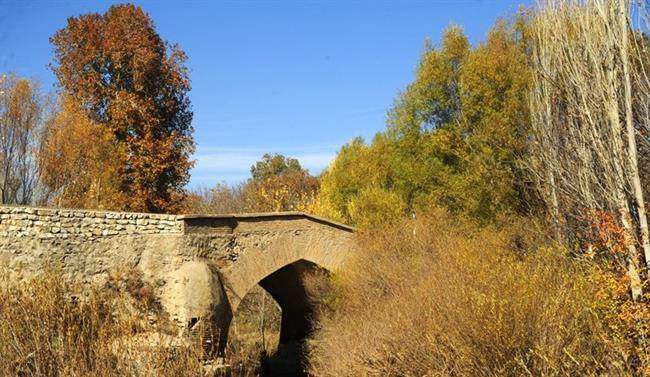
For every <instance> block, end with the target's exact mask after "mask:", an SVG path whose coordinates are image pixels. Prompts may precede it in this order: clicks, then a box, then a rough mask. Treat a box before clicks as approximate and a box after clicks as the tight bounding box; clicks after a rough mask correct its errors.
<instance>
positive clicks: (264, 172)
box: [251, 153, 304, 181]
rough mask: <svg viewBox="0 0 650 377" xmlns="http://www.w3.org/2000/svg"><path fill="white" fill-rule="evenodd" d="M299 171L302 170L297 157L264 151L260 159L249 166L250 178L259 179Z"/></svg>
mask: <svg viewBox="0 0 650 377" xmlns="http://www.w3.org/2000/svg"><path fill="white" fill-rule="evenodd" d="M299 171H304V170H303V168H302V166H300V162H299V161H298V160H297V159H295V158H287V157H285V156H284V155H281V154H278V153H276V154H269V153H265V154H264V156H262V159H261V160H259V161H257V162H256V163H255V165H253V166H251V178H252V179H253V180H255V181H259V180H263V179H265V178H268V177H272V176H278V175H282V174H284V173H290V172H299Z"/></svg>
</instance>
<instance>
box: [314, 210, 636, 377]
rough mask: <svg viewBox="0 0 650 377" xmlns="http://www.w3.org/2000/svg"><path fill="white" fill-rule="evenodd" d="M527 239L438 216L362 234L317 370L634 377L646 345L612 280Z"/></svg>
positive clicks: (324, 334)
mask: <svg viewBox="0 0 650 377" xmlns="http://www.w3.org/2000/svg"><path fill="white" fill-rule="evenodd" d="M513 228H522V226H521V224H518V225H517V226H513ZM524 236H526V237H521V235H518V234H513V232H512V231H508V229H505V230H504V229H501V230H499V229H494V228H490V229H476V228H474V227H472V226H469V225H467V224H464V223H462V222H460V221H451V220H449V216H448V215H447V214H446V213H444V212H440V211H439V212H434V213H433V214H431V215H430V216H427V217H426V218H421V219H418V220H404V221H403V222H402V223H401V224H399V225H398V226H391V227H384V228H376V229H373V230H370V231H368V232H365V233H363V234H360V235H359V236H358V253H357V254H356V256H355V258H354V259H353V260H351V261H350V262H349V264H348V265H347V266H346V268H345V270H344V271H343V272H342V273H340V274H338V275H336V276H334V284H333V287H334V288H333V292H332V293H331V297H330V299H329V300H327V302H329V303H330V305H331V306H332V307H331V308H330V310H324V311H323V312H322V314H321V318H320V325H319V329H318V330H317V331H316V334H315V335H314V337H313V339H312V340H311V355H310V361H311V373H313V374H314V375H316V376H361V375H363V376H425V375H426V376H433V375H449V376H495V375H499V376H503V375H507V376H520V375H535V376H538V375H545V376H552V375H602V374H606V375H630V374H633V372H634V371H635V368H637V367H638V366H637V365H635V362H636V358H635V352H636V353H637V354H638V352H641V351H639V350H636V349H635V343H634V342H633V341H632V340H631V339H630V338H629V337H628V336H627V335H628V334H626V332H625V331H621V330H624V329H621V328H620V327H625V326H627V327H628V328H629V326H631V322H630V321H625V320H621V318H620V316H618V315H617V313H619V314H620V312H619V309H618V308H619V306H616V305H613V302H614V301H615V299H616V297H620V295H619V293H620V292H619V291H617V289H618V287H616V286H613V287H612V286H610V285H609V283H608V282H611V281H612V277H613V275H612V274H611V273H609V272H608V271H607V270H604V269H600V268H599V267H598V266H597V265H595V264H593V263H592V262H590V261H588V260H576V259H573V258H571V257H569V256H568V255H567V254H566V253H564V252H563V251H562V250H561V249H559V248H556V247H552V246H549V245H543V244H538V245H536V246H534V247H533V246H531V245H530V244H527V243H526V242H522V241H521V240H524V241H525V240H526V239H530V237H529V236H528V235H524ZM513 240H516V241H517V242H513ZM533 241H534V238H533ZM637 371H638V370H637Z"/></svg>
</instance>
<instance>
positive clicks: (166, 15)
mask: <svg viewBox="0 0 650 377" xmlns="http://www.w3.org/2000/svg"><path fill="white" fill-rule="evenodd" d="M111 3H113V2H109V1H29V0H24V1H13V0H12V1H7V0H0V72H15V73H17V74H19V75H21V76H26V77H30V78H34V79H38V80H40V81H41V82H42V83H43V88H44V89H45V90H47V91H51V90H54V85H55V79H54V76H53V74H52V73H51V71H50V70H49V69H48V68H47V65H48V64H49V63H50V62H51V61H52V48H51V46H50V44H49V41H48V39H49V37H50V36H52V34H54V32H55V31H56V30H57V29H60V28H62V27H64V26H65V23H66V19H67V17H70V16H74V15H79V14H82V13H88V12H103V11H105V10H106V9H107V8H108V6H109V5H110V4H111ZM135 3H136V4H138V5H140V6H142V7H143V8H144V9H145V10H146V11H147V12H148V13H149V15H150V16H151V17H152V18H153V20H154V23H155V25H156V27H157V30H158V32H159V34H160V35H161V36H162V37H163V38H164V39H166V40H168V41H170V42H173V43H178V44H180V46H181V47H182V48H183V49H184V50H185V52H186V53H187V54H188V56H189V60H188V66H189V68H190V70H191V79H192V91H191V93H190V99H191V101H192V105H193V110H194V121H193V125H194V128H195V130H196V132H195V139H196V141H197V152H196V154H195V156H194V158H195V159H196V161H197V163H196V167H195V168H194V169H193V171H192V180H191V183H190V186H211V185H213V184H215V183H216V182H228V183H235V182H238V181H241V180H244V179H246V178H247V177H248V175H249V168H250V165H251V164H253V163H254V162H255V161H256V160H257V159H259V158H260V156H261V155H262V154H264V153H265V152H277V153H284V154H286V155H287V156H291V157H295V158H298V159H299V160H300V161H301V163H302V164H303V166H305V167H307V168H308V169H309V170H310V171H311V172H312V173H315V174H316V173H319V172H320V171H321V170H322V169H323V168H324V167H326V166H327V164H328V163H329V162H330V161H331V160H332V158H333V157H334V155H335V154H336V151H337V150H338V149H339V148H340V147H341V145H343V144H345V143H346V142H347V141H349V140H350V139H352V138H353V137H356V136H362V137H364V138H365V139H370V138H372V136H373V135H374V134H375V133H376V132H377V131H380V130H382V129H384V127H385V119H386V112H387V110H388V109H389V108H390V107H391V105H392V103H393V100H394V99H395V97H396V95H397V93H398V92H399V90H400V89H402V88H404V87H405V86H406V85H407V84H408V83H409V82H410V81H411V80H412V79H413V72H414V68H415V65H416V63H417V61H418V58H419V56H420V54H421V52H422V50H423V46H424V41H425V39H426V38H430V39H431V40H432V41H433V42H434V43H437V42H438V40H439V37H440V35H441V32H442V31H443V30H444V29H445V28H446V27H447V26H449V25H450V24H458V25H461V26H462V27H463V28H464V30H465V32H466V33H467V34H468V36H469V37H470V40H471V41H472V43H478V42H480V41H482V40H483V38H484V36H485V34H486V32H487V30H488V29H489V27H490V26H491V25H492V23H493V22H494V21H495V20H496V19H497V18H498V17H502V16H508V15H512V14H514V13H515V12H516V11H517V8H518V6H519V4H521V3H524V4H529V3H530V0H512V1H511V0H491V1H490V0H429V1H406V0H403V1H397V0H394V1H380V0H377V1H352V0H341V1H180V2H171V1H135Z"/></svg>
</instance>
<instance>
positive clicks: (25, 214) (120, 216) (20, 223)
mask: <svg viewBox="0 0 650 377" xmlns="http://www.w3.org/2000/svg"><path fill="white" fill-rule="evenodd" d="M182 230H183V222H182V221H180V220H179V219H178V216H175V215H164V214H152V213H128V212H110V211H87V210H71V209H54V208H33V207H9V206H0V237H4V238H7V237H12V238H23V237H28V238H32V239H42V240H47V239H59V238H63V239H65V238H84V239H86V240H88V241H92V240H93V239H99V238H103V237H107V236H116V235H140V234H173V233H181V232H182Z"/></svg>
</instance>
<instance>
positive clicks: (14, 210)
mask: <svg viewBox="0 0 650 377" xmlns="http://www.w3.org/2000/svg"><path fill="white" fill-rule="evenodd" d="M0 214H28V215H29V214H36V215H40V216H43V215H46V216H47V215H60V216H62V217H80V218H84V217H86V218H106V219H150V220H162V221H165V220H166V221H182V222H184V223H185V222H186V220H197V219H224V220H226V219H230V220H233V221H237V220H240V221H254V220H256V219H259V220H270V219H272V218H291V217H294V218H295V217H300V218H305V219H309V220H312V221H315V222H317V223H320V224H324V225H329V226H332V227H335V228H338V229H341V230H345V231H348V232H353V231H354V230H355V228H354V227H352V226H349V225H346V224H343V223H340V222H337V221H333V220H330V219H326V218H323V217H320V216H315V215H311V214H308V213H304V212H299V211H286V212H260V213H229V214H179V215H173V214H160V213H148V212H120V211H107V210H101V209H76V208H56V207H30V206H25V205H9V204H2V205H0Z"/></svg>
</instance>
